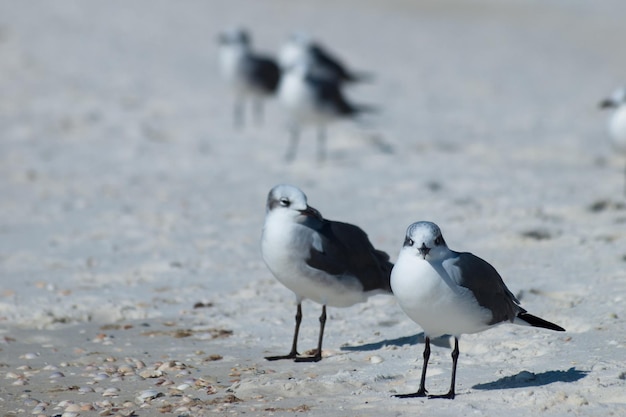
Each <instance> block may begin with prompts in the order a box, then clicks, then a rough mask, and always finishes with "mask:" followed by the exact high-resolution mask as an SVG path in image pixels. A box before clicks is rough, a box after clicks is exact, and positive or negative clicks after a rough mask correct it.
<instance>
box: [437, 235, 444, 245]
mask: <svg viewBox="0 0 626 417" xmlns="http://www.w3.org/2000/svg"><path fill="white" fill-rule="evenodd" d="M442 243H443V237H441V235H439V236H437V239H435V245H437V246H439V245H441V244H442Z"/></svg>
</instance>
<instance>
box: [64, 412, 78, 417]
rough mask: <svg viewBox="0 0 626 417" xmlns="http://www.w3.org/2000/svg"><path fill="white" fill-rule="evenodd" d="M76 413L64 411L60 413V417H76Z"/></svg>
mask: <svg viewBox="0 0 626 417" xmlns="http://www.w3.org/2000/svg"><path fill="white" fill-rule="evenodd" d="M77 416H78V413H72V412H65V413H63V414H61V417H77Z"/></svg>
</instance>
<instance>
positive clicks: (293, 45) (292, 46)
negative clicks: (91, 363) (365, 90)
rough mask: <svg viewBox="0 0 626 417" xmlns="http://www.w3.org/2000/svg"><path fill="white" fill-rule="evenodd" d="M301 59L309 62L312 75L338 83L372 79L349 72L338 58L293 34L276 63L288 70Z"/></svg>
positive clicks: (299, 35) (316, 43) (308, 39)
mask: <svg viewBox="0 0 626 417" xmlns="http://www.w3.org/2000/svg"><path fill="white" fill-rule="evenodd" d="M303 58H308V59H310V60H311V71H312V73H313V74H315V75H316V76H319V77H322V78H330V79H332V80H334V81H336V82H339V83H355V82H362V81H369V80H371V78H372V76H371V75H370V74H368V73H365V72H355V71H352V70H349V69H348V68H347V67H346V66H345V64H344V63H343V62H342V61H341V60H340V59H339V58H337V57H336V56H335V55H334V54H332V53H331V52H330V51H328V50H327V49H326V48H325V47H324V46H322V45H321V44H320V43H319V42H316V41H314V40H313V39H311V38H310V37H309V36H307V35H306V34H304V33H294V34H292V35H291V36H290V37H289V38H288V40H287V42H286V43H285V44H284V45H283V47H282V48H281V50H280V52H279V54H278V62H279V64H280V66H281V68H289V67H291V66H292V65H294V64H295V63H296V62H298V61H300V60H302V59H303Z"/></svg>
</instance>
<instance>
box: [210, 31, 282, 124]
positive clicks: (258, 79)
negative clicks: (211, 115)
mask: <svg viewBox="0 0 626 417" xmlns="http://www.w3.org/2000/svg"><path fill="white" fill-rule="evenodd" d="M219 63H220V70H221V73H222V76H223V77H224V79H225V80H226V81H227V82H228V84H229V86H230V87H231V89H232V90H233V93H234V96H235V105H234V122H235V126H237V127H240V126H242V125H243V123H244V106H245V101H246V99H250V100H251V101H252V105H253V110H254V113H255V116H256V120H257V123H260V122H261V121H262V118H263V101H264V100H266V99H268V98H270V97H272V96H273V95H274V94H275V93H276V90H277V88H278V83H279V81H280V68H279V67H278V64H277V63H276V62H275V61H274V59H273V58H271V57H269V56H266V55H261V54H257V53H255V52H254V51H253V50H252V41H251V39H250V35H249V34H248V32H247V31H245V30H243V29H233V30H230V31H227V32H223V33H221V34H220V35H219Z"/></svg>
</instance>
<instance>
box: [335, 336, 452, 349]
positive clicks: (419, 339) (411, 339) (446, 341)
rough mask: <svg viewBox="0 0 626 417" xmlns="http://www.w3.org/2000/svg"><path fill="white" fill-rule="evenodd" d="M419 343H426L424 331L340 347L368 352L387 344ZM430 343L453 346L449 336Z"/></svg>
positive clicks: (434, 339)
mask: <svg viewBox="0 0 626 417" xmlns="http://www.w3.org/2000/svg"><path fill="white" fill-rule="evenodd" d="M419 343H424V333H423V332H422V333H418V334H414V335H412V336H403V337H398V338H395V339H385V340H381V341H380V342H374V343H366V344H363V345H358V346H342V347H341V348H340V349H341V350H343V351H349V352H366V351H370V350H378V349H382V348H384V347H385V346H404V345H417V344H419ZM430 343H431V344H433V345H435V346H439V347H444V348H451V347H452V344H451V343H450V337H449V336H441V337H437V338H432V339H430Z"/></svg>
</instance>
